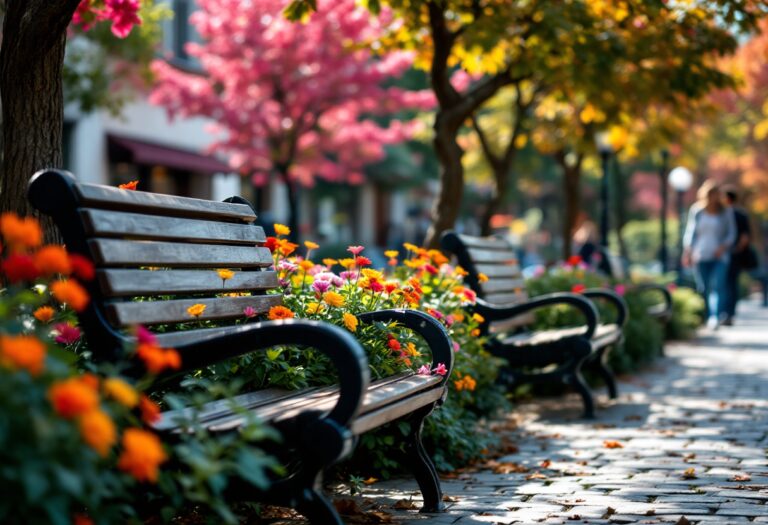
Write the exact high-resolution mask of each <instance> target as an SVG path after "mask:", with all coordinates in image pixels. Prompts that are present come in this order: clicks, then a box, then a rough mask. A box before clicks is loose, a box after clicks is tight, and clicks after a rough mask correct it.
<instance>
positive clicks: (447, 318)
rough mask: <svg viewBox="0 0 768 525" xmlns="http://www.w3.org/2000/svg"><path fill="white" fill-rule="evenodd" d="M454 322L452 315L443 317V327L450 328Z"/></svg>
mask: <svg viewBox="0 0 768 525" xmlns="http://www.w3.org/2000/svg"><path fill="white" fill-rule="evenodd" d="M455 321H456V319H454V318H453V316H452V315H446V316H445V326H451V325H452V324H453V323H454V322H455Z"/></svg>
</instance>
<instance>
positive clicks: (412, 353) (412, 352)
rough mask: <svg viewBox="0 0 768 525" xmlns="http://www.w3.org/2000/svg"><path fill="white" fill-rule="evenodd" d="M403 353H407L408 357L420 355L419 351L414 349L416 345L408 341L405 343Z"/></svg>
mask: <svg viewBox="0 0 768 525" xmlns="http://www.w3.org/2000/svg"><path fill="white" fill-rule="evenodd" d="M405 353H406V354H408V355H409V356H410V357H420V356H421V352H419V351H418V350H416V345H415V344H414V343H408V344H407V345H405Z"/></svg>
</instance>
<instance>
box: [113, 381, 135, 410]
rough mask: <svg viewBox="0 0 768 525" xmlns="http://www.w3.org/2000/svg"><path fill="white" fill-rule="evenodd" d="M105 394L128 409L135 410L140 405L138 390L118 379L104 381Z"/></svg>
mask: <svg viewBox="0 0 768 525" xmlns="http://www.w3.org/2000/svg"><path fill="white" fill-rule="evenodd" d="M104 393H105V394H107V396H109V397H111V398H112V399H114V400H115V401H117V402H118V403H120V404H121V405H123V406H126V407H128V408H133V407H135V406H136V405H138V404H139V394H138V393H137V392H136V390H134V388H133V387H132V386H131V385H129V384H128V383H126V382H125V381H123V380H122V379H118V378H116V377H110V378H108V379H105V380H104Z"/></svg>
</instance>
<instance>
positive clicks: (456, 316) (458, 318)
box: [453, 311, 464, 323]
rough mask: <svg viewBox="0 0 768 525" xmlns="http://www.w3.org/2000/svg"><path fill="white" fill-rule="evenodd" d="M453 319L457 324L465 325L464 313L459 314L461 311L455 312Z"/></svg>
mask: <svg viewBox="0 0 768 525" xmlns="http://www.w3.org/2000/svg"><path fill="white" fill-rule="evenodd" d="M453 319H454V320H455V321H456V322H457V323H463V322H464V313H463V312H459V311H456V312H453Z"/></svg>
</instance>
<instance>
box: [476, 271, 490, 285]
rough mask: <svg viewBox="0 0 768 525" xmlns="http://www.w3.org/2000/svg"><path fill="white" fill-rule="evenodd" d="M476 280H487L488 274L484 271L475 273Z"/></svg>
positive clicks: (482, 281)
mask: <svg viewBox="0 0 768 525" xmlns="http://www.w3.org/2000/svg"><path fill="white" fill-rule="evenodd" d="M477 280H478V281H480V282H481V283H484V282H487V281H488V276H487V275H485V274H484V273H478V274H477Z"/></svg>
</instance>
